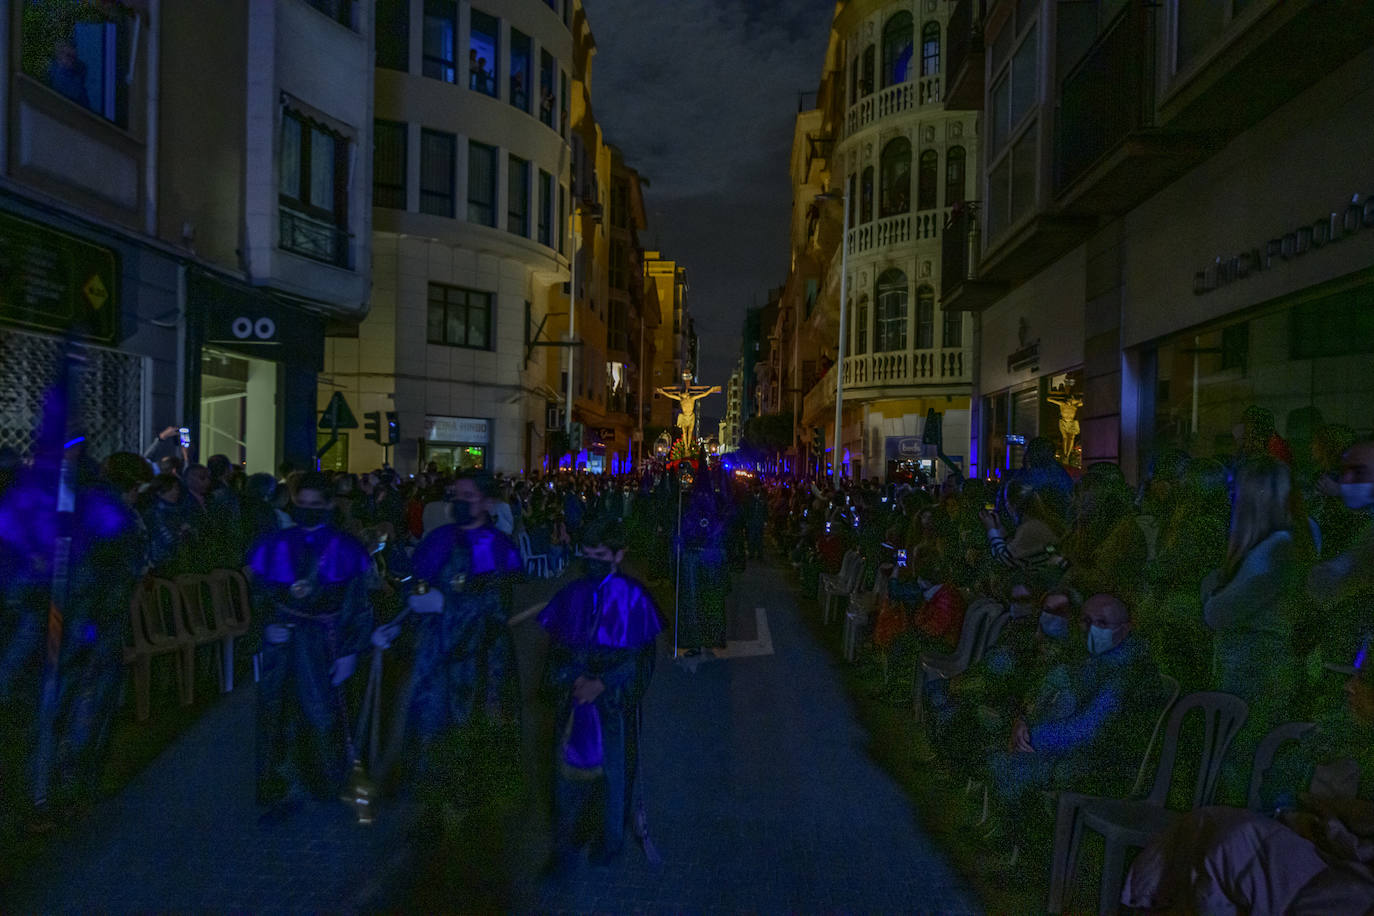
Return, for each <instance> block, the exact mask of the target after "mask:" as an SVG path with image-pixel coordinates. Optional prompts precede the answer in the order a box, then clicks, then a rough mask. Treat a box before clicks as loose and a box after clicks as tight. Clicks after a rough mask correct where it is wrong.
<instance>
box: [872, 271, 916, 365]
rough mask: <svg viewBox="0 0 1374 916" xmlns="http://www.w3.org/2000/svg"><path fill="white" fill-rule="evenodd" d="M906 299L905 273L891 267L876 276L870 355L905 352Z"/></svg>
mask: <svg viewBox="0 0 1374 916" xmlns="http://www.w3.org/2000/svg"><path fill="white" fill-rule="evenodd" d="M909 296H910V292H909V291H908V289H907V282H906V274H905V273H903V272H902V271H900V270H898V269H897V268H895V267H893V268H890V269H888V270H885V271H883V272H882V273H881V274H879V275H878V285H877V296H876V298H877V302H878V307H877V311H876V313H875V316H874V317H875V318H876V321H875V323H874V328H873V352H875V353H891V352H893V351H898V350H905V349H906V326H907V306H908V300H909Z"/></svg>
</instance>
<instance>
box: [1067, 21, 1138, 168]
mask: <svg viewBox="0 0 1374 916" xmlns="http://www.w3.org/2000/svg"><path fill="white" fill-rule="evenodd" d="M1153 15H1154V14H1153V12H1152V10H1151V9H1150V8H1148V7H1144V6H1142V7H1140V8H1139V9H1137V8H1136V5H1135V4H1129V5H1128V6H1127V8H1126V10H1125V11H1123V12H1122V14H1121V15H1120V16H1119V17H1118V18H1117V20H1116V22H1115V23H1113V24H1112V25H1111V26H1110V27H1109V28H1108V29H1107V31H1106V32H1105V33H1104V34H1103V35H1102V36H1101V37H1099V38H1098V39H1097V41H1096V42H1095V43H1094V44H1093V46H1092V48H1090V49H1089V50H1088V53H1087V55H1085V56H1084V58H1083V59H1082V60H1081V61H1079V62H1078V64H1077V65H1076V66H1075V67H1074V68H1073V69H1072V70H1071V71H1069V75H1068V76H1066V77H1065V78H1064V82H1063V83H1062V84H1061V86H1060V90H1059V117H1058V118H1057V119H1056V120H1055V157H1054V189H1055V192H1056V193H1062V192H1063V191H1064V190H1065V189H1066V188H1068V187H1069V186H1070V185H1071V184H1073V183H1074V182H1075V181H1076V180H1078V179H1079V178H1081V177H1082V176H1083V175H1084V174H1085V173H1086V172H1087V171H1088V170H1089V169H1091V168H1092V167H1093V166H1094V165H1096V164H1097V163H1098V162H1099V161H1101V160H1102V159H1103V158H1104V157H1106V156H1107V155H1108V154H1109V153H1111V152H1112V151H1114V150H1115V149H1116V148H1117V147H1118V146H1119V145H1120V144H1121V143H1123V142H1124V141H1125V140H1126V139H1127V138H1128V137H1129V136H1130V135H1131V134H1132V133H1133V132H1135V131H1138V130H1141V129H1142V128H1148V127H1152V126H1154V91H1153V87H1154V76H1153V57H1154V55H1153V53H1151V52H1149V51H1147V49H1146V47H1145V43H1146V40H1147V36H1150V35H1153V34H1154V28H1153V26H1152V25H1151V24H1150V23H1148V21H1147V20H1146V19H1145V18H1144V17H1153Z"/></svg>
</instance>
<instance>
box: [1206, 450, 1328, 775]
mask: <svg viewBox="0 0 1374 916" xmlns="http://www.w3.org/2000/svg"><path fill="white" fill-rule="evenodd" d="M1290 487H1291V477H1290V474H1289V471H1288V467H1287V465H1284V464H1281V463H1280V462H1278V461H1275V460H1274V459H1273V458H1269V457H1260V458H1252V459H1249V460H1247V461H1246V462H1245V463H1244V464H1243V465H1241V468H1240V471H1239V472H1238V473H1237V475H1236V495H1235V506H1234V509H1233V510H1232V515H1231V533H1230V537H1229V539H1228V541H1227V545H1226V558H1225V560H1224V561H1223V562H1222V565H1221V566H1220V567H1219V568H1218V569H1216V570H1214V571H1213V572H1212V573H1210V574H1209V575H1208V576H1207V578H1206V579H1204V580H1203V583H1202V601H1203V616H1204V619H1205V620H1206V622H1207V626H1209V627H1210V628H1211V629H1212V631H1213V632H1214V633H1215V638H1214V640H1213V643H1212V681H1213V685H1214V687H1215V689H1217V690H1221V691H1225V692H1226V693H1232V694H1235V695H1236V696H1238V697H1240V698H1241V699H1243V700H1245V702H1246V703H1247V704H1249V708H1250V714H1249V717H1248V718H1247V719H1246V722H1245V726H1244V728H1243V729H1242V730H1241V733H1240V734H1239V735H1237V737H1236V740H1235V743H1234V744H1233V754H1232V755H1231V757H1230V758H1229V759H1230V760H1231V761H1233V763H1232V764H1230V767H1229V770H1228V771H1227V772H1226V773H1225V774H1223V782H1224V785H1223V797H1229V800H1231V801H1235V800H1238V797H1239V796H1241V795H1242V793H1243V792H1244V788H1245V787H1244V785H1242V783H1243V781H1244V779H1245V776H1246V774H1245V773H1242V772H1240V770H1239V769H1238V767H1239V764H1238V763H1235V762H1234V761H1243V760H1247V759H1249V757H1250V756H1251V755H1253V752H1254V749H1255V746H1256V745H1257V744H1258V743H1259V740H1260V738H1262V737H1263V736H1264V734H1265V733H1266V732H1268V731H1269V730H1270V729H1271V728H1273V727H1274V726H1275V725H1277V724H1279V722H1281V721H1283V718H1284V717H1285V716H1286V715H1287V714H1288V704H1289V701H1290V699H1291V696H1292V692H1293V683H1294V677H1295V674H1296V670H1295V665H1294V659H1293V648H1292V636H1293V632H1292V614H1293V609H1294V605H1295V599H1296V598H1297V595H1298V589H1299V586H1300V584H1301V581H1302V580H1301V577H1300V568H1299V546H1298V543H1297V541H1298V540H1299V539H1301V538H1303V537H1304V535H1305V533H1306V524H1305V522H1296V523H1295V519H1294V518H1293V514H1292V510H1291V501H1290V495H1291V493H1290Z"/></svg>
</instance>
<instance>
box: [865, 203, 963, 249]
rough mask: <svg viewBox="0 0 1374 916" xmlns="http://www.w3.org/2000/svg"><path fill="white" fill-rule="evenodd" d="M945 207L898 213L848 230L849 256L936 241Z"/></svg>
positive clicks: (946, 213) (946, 210) (942, 221)
mask: <svg viewBox="0 0 1374 916" xmlns="http://www.w3.org/2000/svg"><path fill="white" fill-rule="evenodd" d="M948 218H949V208H948V207H944V208H941V209H939V210H922V211H921V212H919V213H900V214H898V215H897V216H889V217H886V218H885V219H880V220H878V221H876V222H871V223H867V224H865V225H863V226H855V227H854V228H853V229H850V230H849V253H850V254H851V255H853V254H864V253H866V252H868V251H871V250H875V249H878V248H885V247H887V246H889V245H901V244H905V243H907V242H921V241H925V240H927V239H938V238H939V237H940V229H941V227H942V226H943V225H944V222H945V220H946V219H948Z"/></svg>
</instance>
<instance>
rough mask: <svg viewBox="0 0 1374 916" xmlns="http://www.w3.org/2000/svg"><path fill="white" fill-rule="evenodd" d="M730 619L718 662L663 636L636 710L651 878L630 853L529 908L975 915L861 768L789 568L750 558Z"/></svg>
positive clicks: (886, 782)
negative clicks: (681, 657)
mask: <svg viewBox="0 0 1374 916" xmlns="http://www.w3.org/2000/svg"><path fill="white" fill-rule="evenodd" d="M667 592H668V594H669V596H671V588H668V589H667ZM730 606H731V621H730V638H731V648H730V651H729V652H728V653H727V656H729V657H726V658H723V659H710V660H707V661H702V662H700V663H699V664H697V665H695V666H694V667H692V668H688V667H686V666H685V665H684V664H683V663H677V664H674V663H672V662H671V661H670V660H669V659H670V656H671V639H672V634H671V630H669V631H666V632H665V634H664V639H663V641H662V643H661V645H660V653H659V656H660V665H659V668H658V670H657V672H656V674H655V676H654V682H653V685H652V686H651V687H650V689H649V694H648V697H647V699H646V703H645V761H644V779H645V787H646V798H647V807H648V814H649V823H650V830H651V833H652V837H653V842H654V844H655V845H656V846H657V848H658V851H659V853H660V854H661V856H662V857H663V860H664V865H663V868H662V871H661V872H656V871H654V870H653V869H651V868H650V866H649V865H648V863H647V861H646V860H645V858H644V856H643V854H642V853H641V852H640V851H639V850H638V849H637V848H635V849H632V850H631V851H630V852H629V853H628V854H627V856H626V859H625V862H624V864H623V865H622V866H621V868H620V869H619V870H618V871H609V870H596V869H591V868H590V867H587V866H585V865H584V866H583V867H582V868H581V870H580V871H579V872H578V874H577V877H576V879H575V880H574V882H573V883H572V884H571V886H570V887H569V888H568V889H567V891H566V893H564V894H561V895H558V894H552V893H547V892H546V893H544V894H543V895H541V896H539V897H538V898H536V900H534V901H532V903H533V905H534V908H535V909H538V910H549V909H557V910H570V911H574V912H589V911H596V912H632V911H635V910H645V911H651V912H672V911H677V912H727V911H728V912H736V911H754V912H822V911H830V912H834V911H845V912H906V913H911V912H928V913H975V912H981V907H980V906H979V904H978V901H977V900H976V898H975V897H974V896H973V895H972V893H971V891H970V890H969V888H968V886H967V884H966V883H965V882H964V881H963V880H962V879H961V878H960V877H959V876H958V875H957V874H956V873H955V872H954V871H953V870H952V869H951V867H950V865H949V864H948V861H947V860H946V858H945V857H944V856H943V855H942V854H941V852H940V851H939V850H938V849H937V848H936V847H935V845H934V844H933V842H932V841H931V839H930V838H929V837H928V836H927V835H926V834H925V832H924V831H923V830H922V828H921V826H920V824H919V816H918V813H917V812H916V811H915V810H914V809H913V807H912V805H911V803H910V801H909V800H908V799H907V797H906V796H905V795H904V794H903V793H902V791H901V790H900V788H899V787H898V785H897V783H896V782H895V781H894V780H893V779H892V778H891V777H890V776H889V775H888V774H887V773H885V772H884V771H882V770H881V769H880V768H879V767H878V765H877V764H875V762H874V761H873V760H872V759H871V758H870V757H869V755H868V753H867V751H866V746H867V743H868V736H867V734H866V733H865V732H864V731H863V730H862V729H861V728H860V727H859V726H858V725H857V724H856V721H855V716H854V711H853V709H852V707H851V706H850V703H849V701H848V699H847V698H846V696H845V694H844V689H843V686H842V684H841V682H840V679H839V677H838V676H837V672H836V671H835V669H834V665H835V661H836V659H835V656H834V655H832V654H831V653H830V652H828V651H827V650H826V649H824V648H823V647H821V646H820V645H818V644H817V643H816V641H815V639H814V638H813V637H812V635H811V634H810V633H809V632H808V630H807V628H806V626H805V624H804V621H803V620H801V619H799V617H798V614H799V613H802V612H799V609H798V603H797V601H796V599H795V596H794V593H793V587H792V581H791V575H790V570H785V569H784V568H782V567H780V566H777V565H775V564H774V561H772V560H769V561H757V560H755V561H752V562H751V563H750V566H749V568H748V570H746V571H745V572H744V573H741V574H739V575H737V576H736V577H735V587H734V590H733V592H732V594H731V596H730ZM758 608H762V609H763V616H762V618H761V619H762V621H763V622H764V627H763V630H764V632H762V633H760V632H759V629H760V628H759V627H758V623H757V622H758V621H759V620H760V618H759V615H758V610H757V609H758ZM665 611H666V612H667V613H668V614H669V617H670V620H671V612H672V607H671V604H669V605H668V606H667V607H666V608H665Z"/></svg>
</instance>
